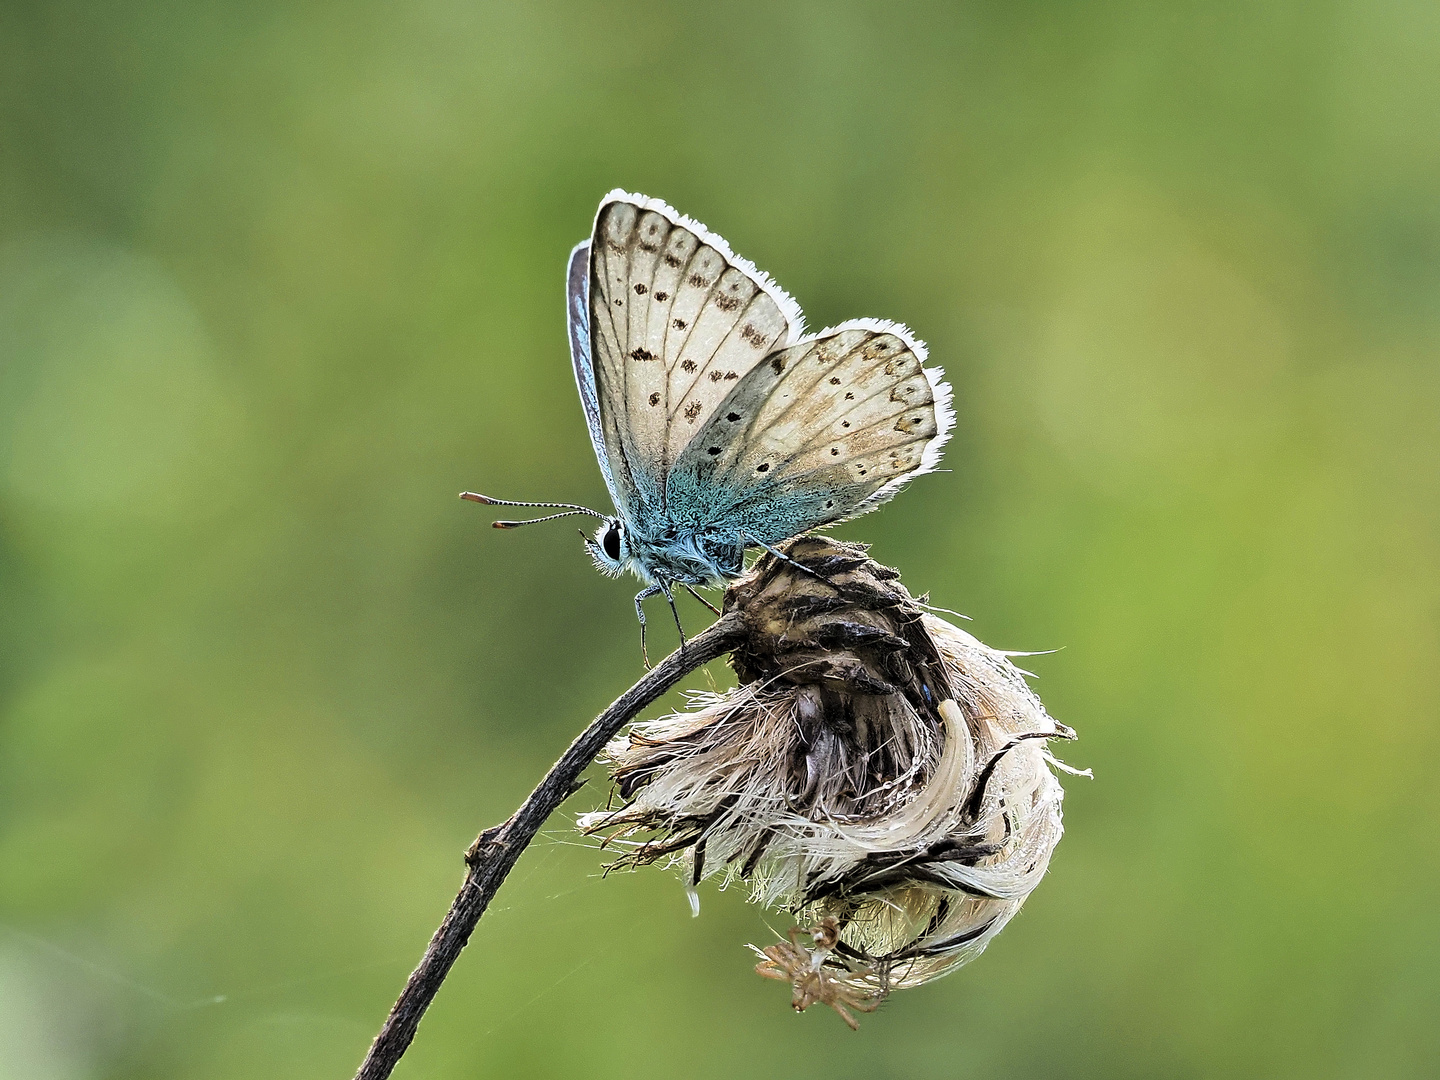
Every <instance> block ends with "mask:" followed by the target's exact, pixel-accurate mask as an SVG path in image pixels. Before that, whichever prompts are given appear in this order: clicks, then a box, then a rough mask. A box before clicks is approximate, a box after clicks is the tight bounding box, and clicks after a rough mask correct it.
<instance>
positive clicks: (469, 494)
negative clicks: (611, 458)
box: [460, 491, 605, 529]
mask: <svg viewBox="0 0 1440 1080" xmlns="http://www.w3.org/2000/svg"><path fill="white" fill-rule="evenodd" d="M460 498H462V499H465V500H467V501H469V502H477V503H481V504H483V505H485V506H534V507H538V508H543V509H551V508H554V509H559V510H562V511H563V512H562V513H559V514H546V515H545V516H544V517H538V518H527V519H526V520H524V521H495V522H492V523H491V524H492V526H493V527H494V528H497V529H518V528H519V527H520V526H521V525H535V524H537V523H538V522H541V521H554V520H555V519H556V518H564V517H574V516H575V515H576V514H589V515H590V516H591V517H597V518H599V519H600V520H601V521H604V520H605V515H604V514H602V513H600V512H599V511H598V510H591V509H590V508H589V507H588V506H577V505H575V504H574V503H548V502H516V501H515V500H513V499H492V498H491V497H490V496H489V495H481V494H480V493H479V492H475V491H462V492H461V493H460Z"/></svg>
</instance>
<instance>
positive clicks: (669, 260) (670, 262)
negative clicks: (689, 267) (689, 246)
mask: <svg viewBox="0 0 1440 1080" xmlns="http://www.w3.org/2000/svg"><path fill="white" fill-rule="evenodd" d="M665 265H666V266H668V267H670V269H672V270H673V269H675V267H677V266H679V265H680V260H679V259H677V258H676V257H675V256H674V255H671V254H670V253H669V252H668V251H667V252H666V253H665Z"/></svg>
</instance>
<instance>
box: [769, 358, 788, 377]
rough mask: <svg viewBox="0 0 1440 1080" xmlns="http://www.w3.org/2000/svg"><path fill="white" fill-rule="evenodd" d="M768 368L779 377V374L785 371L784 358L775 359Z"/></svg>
mask: <svg viewBox="0 0 1440 1080" xmlns="http://www.w3.org/2000/svg"><path fill="white" fill-rule="evenodd" d="M770 367H771V368H772V369H773V370H774V372H775V374H776V375H779V374H780V372H782V371H784V370H785V358H784V357H783V356H777V357H775V359H773V360H771V361H770Z"/></svg>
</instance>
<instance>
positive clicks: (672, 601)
mask: <svg viewBox="0 0 1440 1080" xmlns="http://www.w3.org/2000/svg"><path fill="white" fill-rule="evenodd" d="M660 591H661V592H663V593H664V594H665V599H666V600H668V601H669V602H670V614H671V615H674V616H675V629H676V630H678V631H680V654H681V655H682V656H683V655H684V654H685V628H684V627H683V626H681V625H680V612H678V611H676V610H675V597H674V596H672V595H671V593H670V589H669V587H668V586H666V585H661V586H660Z"/></svg>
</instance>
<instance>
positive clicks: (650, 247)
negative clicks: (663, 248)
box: [640, 240, 660, 253]
mask: <svg viewBox="0 0 1440 1080" xmlns="http://www.w3.org/2000/svg"><path fill="white" fill-rule="evenodd" d="M640 250H641V251H644V252H650V253H653V252H656V251H659V250H660V245H659V244H647V243H645V241H643V240H642V241H640Z"/></svg>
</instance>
